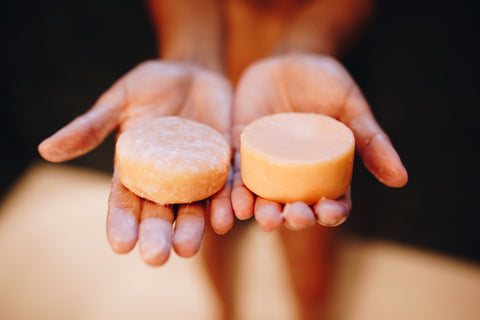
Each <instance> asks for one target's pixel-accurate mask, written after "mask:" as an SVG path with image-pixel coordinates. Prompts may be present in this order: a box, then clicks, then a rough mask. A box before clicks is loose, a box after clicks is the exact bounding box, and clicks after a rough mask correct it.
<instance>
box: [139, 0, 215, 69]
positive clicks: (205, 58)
mask: <svg viewBox="0 0 480 320" xmlns="http://www.w3.org/2000/svg"><path fill="white" fill-rule="evenodd" d="M148 5H149V8H150V13H151V17H152V23H153V27H154V29H155V31H156V35H157V43H158V49H159V56H160V57H161V58H162V59H166V60H177V61H185V62H191V63H194V64H197V65H199V66H202V67H205V68H207V69H210V70H214V71H217V72H222V71H223V68H224V67H223V63H224V58H223V56H224V52H223V34H222V20H221V11H220V8H219V4H218V2H217V1H215V0H206V1H204V0H189V1H178V0H163V1H161V0H148Z"/></svg>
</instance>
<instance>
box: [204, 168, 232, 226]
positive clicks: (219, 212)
mask: <svg viewBox="0 0 480 320" xmlns="http://www.w3.org/2000/svg"><path fill="white" fill-rule="evenodd" d="M231 193H232V170H230V174H229V175H228V179H227V182H226V183H225V185H224V186H223V188H222V189H221V190H220V191H219V192H217V193H216V194H215V195H213V197H212V199H211V201H210V223H211V225H212V228H213V230H214V231H215V232H216V233H217V234H225V233H227V232H228V231H229V230H230V229H231V228H232V227H233V222H234V219H235V217H234V213H233V208H232V202H231V197H230V195H231Z"/></svg>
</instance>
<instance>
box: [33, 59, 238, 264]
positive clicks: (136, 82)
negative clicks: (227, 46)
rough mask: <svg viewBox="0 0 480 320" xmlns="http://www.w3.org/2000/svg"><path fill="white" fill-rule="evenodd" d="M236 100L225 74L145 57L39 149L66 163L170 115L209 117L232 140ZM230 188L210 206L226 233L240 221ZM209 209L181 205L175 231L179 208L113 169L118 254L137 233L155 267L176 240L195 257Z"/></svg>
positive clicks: (111, 220) (112, 221) (110, 225)
mask: <svg viewBox="0 0 480 320" xmlns="http://www.w3.org/2000/svg"><path fill="white" fill-rule="evenodd" d="M231 99H232V93H231V87H230V84H229V83H228V81H227V80H226V79H224V78H223V77H221V76H220V75H217V74H214V73H212V72H209V71H206V70H204V69H201V68H198V67H195V66H192V65H188V64H183V63H173V62H160V61H155V62H146V63H143V64H141V65H139V66H138V67H136V68H135V69H133V70H132V71H130V72H129V73H127V74H126V75H125V76H124V77H122V78H121V79H120V80H118V81H117V82H116V83H115V84H114V85H113V86H112V87H111V88H110V89H109V90H107V91H106V92H105V93H104V94H103V95H102V96H101V97H100V98H99V100H98V101H97V102H96V104H95V106H94V107H93V108H92V109H90V110H89V111H88V112H87V113H85V114H84V115H82V116H80V117H78V118H77V119H75V120H74V121H72V122H71V123H70V124H69V125H67V126H66V127H64V128H63V129H61V130H60V131H58V132H57V133H56V134H54V135H53V136H52V137H50V138H48V139H47V140H45V141H44V142H43V143H42V144H41V145H40V146H39V151H40V153H41V154H42V156H43V157H44V158H45V159H47V160H50V161H55V162H60V161H66V160H69V159H72V158H75V157H77V156H80V155H82V154H84V153H86V152H88V151H90V150H92V149H93V148H95V147H96V146H98V144H100V143H101V142H102V141H103V140H104V138H105V137H106V136H107V135H108V134H109V133H110V132H111V131H112V130H114V129H115V128H118V131H119V132H122V131H123V130H125V129H127V128H128V127H129V126H131V125H133V124H134V123H138V122H141V121H143V120H145V119H151V118H156V117H162V116H168V115H177V116H181V117H186V118H190V119H192V120H195V121H198V122H203V123H205V124H207V125H210V126H211V127H213V128H215V129H217V130H218V131H219V132H221V133H223V134H224V135H225V136H226V137H227V139H228V140H229V127H230V110H231ZM228 188H229V187H228V185H227V186H226V187H224V189H223V190H221V191H220V192H219V193H218V194H217V195H216V196H214V197H213V198H212V201H211V205H210V208H211V209H210V210H211V214H210V216H211V220H212V226H213V227H214V229H215V230H216V231H217V232H219V233H224V232H226V231H228V230H229V229H230V228H231V226H232V225H233V212H232V211H231V206H230V202H229V201H227V199H226V198H225V197H223V195H224V193H228V192H229V190H228ZM218 195H220V196H218ZM205 210H206V207H205V203H204V202H200V203H194V204H191V205H180V206H178V209H177V215H176V224H175V230H174V232H173V233H172V225H173V221H174V211H173V207H172V206H160V205H157V204H154V203H152V202H150V201H147V200H143V199H140V198H139V197H137V196H135V195H134V194H133V193H131V192H130V191H129V190H127V189H126V188H125V187H123V185H122V184H121V183H120V181H119V179H118V177H117V175H116V173H114V177H113V182H112V191H111V194H110V199H109V209H108V216H107V236H108V240H109V242H110V244H111V246H112V248H113V249H114V250H115V251H116V252H119V253H126V252H129V251H130V250H131V249H132V248H133V247H134V246H135V243H136V242H137V239H138V240H139V247H140V252H141V255H142V257H143V259H144V260H145V261H146V262H147V263H148V264H151V265H161V264H163V263H165V262H166V260H167V259H168V257H169V254H170V249H171V247H172V245H173V248H174V249H175V251H176V252H177V253H178V254H179V255H181V256H184V257H188V256H192V255H194V254H195V253H196V252H197V251H198V249H199V247H200V242H201V239H202V236H203V231H204V225H205ZM172 234H173V235H172Z"/></svg>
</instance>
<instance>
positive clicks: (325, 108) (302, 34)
mask: <svg viewBox="0 0 480 320" xmlns="http://www.w3.org/2000/svg"><path fill="white" fill-rule="evenodd" d="M370 9H371V1H368V0H362V1H355V0H338V1H337V0H325V1H317V2H313V3H309V4H307V5H306V6H305V7H303V8H300V9H299V10H298V11H296V12H294V13H293V14H292V16H291V20H290V22H289V24H288V25H287V28H286V30H285V32H284V36H283V37H282V38H281V39H280V40H279V41H278V44H277V46H276V48H275V50H274V52H273V53H274V56H272V57H268V58H265V59H263V60H261V61H259V62H257V63H255V64H253V65H252V66H250V67H249V68H248V69H247V70H246V71H245V73H244V74H243V76H242V77H241V80H240V82H239V84H238V87H237V91H236V96H235V102H234V127H233V136H234V147H235V148H236V149H237V150H238V147H239V135H240V132H241V131H242V130H243V128H244V127H245V126H246V125H248V124H249V123H250V122H252V121H254V120H255V119H257V118H259V117H262V116H265V115H268V114H271V113H277V112H289V111H296V112H316V113H321V114H325V115H328V116H331V117H333V118H336V119H338V120H340V121H342V122H343V123H345V124H346V125H347V126H348V127H350V129H351V130H352V131H353V133H354V135H355V139H356V148H357V151H358V153H359V154H360V156H361V158H362V160H363V163H364V164H365V166H366V167H367V168H368V169H369V170H370V172H371V173H372V174H373V175H374V176H375V177H376V178H377V179H378V180H379V181H381V182H382V183H384V184H386V185H388V186H391V187H402V186H403V185H405V184H406V183H407V180H408V176H407V172H406V170H405V168H404V167H403V164H402V162H401V160H400V157H399V156H398V154H397V153H396V151H395V149H394V148H393V146H392V144H391V142H390V140H389V138H388V136H387V135H386V133H385V132H384V131H383V130H382V129H381V127H380V125H379V124H378V123H377V122H376V120H375V118H374V116H373V114H372V112H371V110H370V107H369V105H368V103H367V101H366V100H365V98H364V97H363V95H362V93H361V91H360V89H359V88H358V86H357V85H356V83H355V82H354V80H353V79H352V77H351V76H350V75H349V74H348V72H347V70H345V68H344V67H343V66H342V65H341V64H340V63H339V62H338V60H336V59H335V58H333V57H332V56H336V55H339V54H340V53H341V52H342V51H343V50H344V49H345V48H346V47H347V46H348V44H349V42H350V41H351V40H352V39H354V38H355V36H356V35H357V32H358V30H359V29H360V28H361V25H362V24H364V23H365V21H366V20H367V18H368V16H369V12H370ZM240 165H241V164H240ZM235 169H236V174H235V178H234V179H235V181H234V189H233V190H232V205H233V207H234V210H235V214H236V215H237V217H238V218H239V219H247V218H249V217H251V216H252V214H255V218H256V219H257V221H258V222H259V224H260V226H261V227H262V228H264V229H265V230H274V229H276V228H278V227H280V226H281V225H282V224H284V223H286V224H287V226H290V227H292V228H293V229H305V228H307V227H309V226H310V225H311V224H313V222H314V221H315V220H317V221H318V222H320V223H321V224H323V225H326V226H335V225H339V224H340V223H342V222H343V221H345V219H346V218H347V216H348V215H349V213H350V211H351V197H350V188H349V189H348V190H347V192H346V194H345V195H344V196H342V197H340V198H339V199H321V200H320V201H319V202H318V203H317V204H316V205H314V206H313V207H308V206H307V205H306V204H302V203H296V204H295V206H292V205H290V206H285V207H283V206H281V205H280V204H278V203H275V202H273V201H270V200H266V199H262V198H261V197H256V198H255V197H254V196H253V194H252V193H251V192H250V191H249V190H248V189H247V188H245V187H244V186H243V184H242V183H241V178H240V173H239V165H238V162H236V166H235ZM282 212H283V213H282Z"/></svg>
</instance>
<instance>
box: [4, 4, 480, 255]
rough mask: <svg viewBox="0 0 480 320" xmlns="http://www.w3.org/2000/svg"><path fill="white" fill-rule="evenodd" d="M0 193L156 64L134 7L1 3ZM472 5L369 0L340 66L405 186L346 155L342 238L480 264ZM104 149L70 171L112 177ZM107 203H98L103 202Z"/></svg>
mask: <svg viewBox="0 0 480 320" xmlns="http://www.w3.org/2000/svg"><path fill="white" fill-rule="evenodd" d="M2 7H3V8H2V9H1V10H0V12H1V13H0V15H1V17H0V18H1V21H2V25H3V26H2V29H3V30H2V37H1V43H2V50H1V60H0V66H1V69H0V88H1V89H0V103H1V110H0V139H1V149H0V150H1V157H0V192H2V193H4V192H5V191H7V190H8V188H9V186H10V185H11V183H12V182H13V181H14V180H15V178H16V177H18V175H19V174H21V172H22V170H23V169H25V167H26V166H28V164H30V163H31V162H32V161H35V160H37V161H38V160H40V158H39V156H38V154H37V151H36V146H37V145H38V143H39V142H41V140H42V139H43V138H45V137H47V136H49V135H50V134H52V133H53V132H54V131H55V130H57V129H58V128H60V127H61V126H63V125H64V124H66V123H67V122H68V121H70V120H71V119H73V118H74V117H75V116H77V115H79V114H80V113H82V112H84V111H85V110H87V109H88V108H89V107H90V106H91V105H92V104H93V102H94V101H95V100H96V98H97V97H98V96H99V95H100V94H101V93H102V92H103V91H104V90H105V89H106V88H107V87H108V86H109V85H111V84H112V83H113V82H114V81H115V80H116V79H118V78H119V77H120V76H121V75H123V74H124V73H125V72H127V71H128V70H130V69H131V68H132V67H134V66H135V65H136V64H137V63H139V62H141V61H143V60H145V59H150V58H154V57H155V55H156V53H155V51H156V49H155V45H154V36H153V34H152V30H151V27H150V24H149V19H148V16H147V14H146V9H145V7H144V4H143V2H142V1H135V0H130V1H126V0H123V1H113V0H111V1H108V0H103V1H98V0H97V1H93V0H86V1H85V0H84V1H46V2H34V1H18V2H13V1H10V2H7V3H4V4H2ZM478 12H479V11H478V6H477V5H475V1H378V7H377V12H376V15H375V19H374V21H373V23H372V26H371V28H370V29H369V32H368V33H367V34H366V36H365V38H364V39H363V41H362V42H361V43H360V45H359V46H357V47H356V49H355V50H354V51H353V52H352V53H351V54H350V55H349V56H348V57H346V58H345V60H344V62H345V64H346V66H347V67H348V69H349V70H350V71H351V73H352V74H353V76H354V77H355V79H356V80H357V81H358V83H359V85H360V87H361V88H362V90H363V91H364V93H365V95H366V97H367V98H368V100H369V101H370V103H371V106H372V109H373V110H374V113H375V115H376V117H377V119H378V121H379V122H380V123H381V125H382V126H383V127H384V129H385V131H386V132H387V133H388V134H389V135H390V137H391V140H392V141H393V143H394V145H395V147H396V148H397V150H398V151H399V153H400V155H401V157H402V159H403V161H404V163H405V165H406V167H407V169H408V171H409V178H410V180H409V183H408V185H407V186H406V187H405V188H402V189H391V188H387V187H385V186H383V185H382V184H380V183H379V182H377V181H376V180H375V179H374V178H373V177H372V176H371V175H370V174H369V173H368V172H367V171H366V170H365V169H364V168H363V166H362V165H361V160H360V158H358V157H357V158H356V165H355V166H356V167H355V171H354V177H353V182H352V187H353V201H354V204H353V205H354V207H353V211H352V214H351V217H350V218H349V220H348V221H347V222H346V223H345V224H344V225H343V226H342V227H340V229H341V230H343V231H345V232H351V233H354V234H360V235H362V236H367V237H372V238H380V239H387V240H390V241H398V242H400V243H405V244H409V245H415V246H419V247H421V248H427V249H430V250H434V251H437V252H440V253H446V254H450V255H453V256H456V257H460V258H464V259H468V260H472V261H476V262H479V261H480V233H479V232H478V231H477V230H478V229H479V225H480V210H479V209H478V207H477V201H476V197H478V196H479V191H480V190H479V187H478V180H479V178H480V175H479V150H478V148H479V146H480V144H479V143H478V138H480V135H479V134H478V129H479V128H480V125H479V124H478V116H477V114H478V112H476V111H477V109H479V107H480V104H479V98H480V81H479V78H478V75H479V71H480V70H479V63H478V60H477V59H478V58H479V57H480V44H479V39H480V37H479V31H480V30H479V23H478V19H477V20H475V19H474V17H475V16H478ZM113 150H114V141H113V138H112V137H109V139H107V141H106V142H105V143H104V144H103V145H102V146H101V147H100V148H98V149H96V150H94V151H93V152H91V153H90V154H88V155H86V156H84V157H81V158H80V159H77V160H74V161H72V163H75V164H79V165H84V166H88V167H91V168H95V169H100V170H105V171H111V170H112V155H113ZM105 201H106V200H105Z"/></svg>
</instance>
